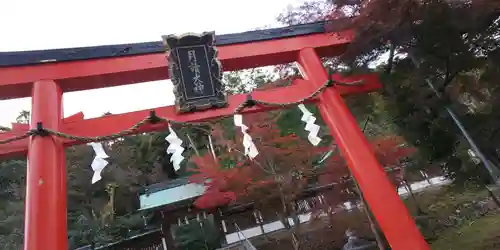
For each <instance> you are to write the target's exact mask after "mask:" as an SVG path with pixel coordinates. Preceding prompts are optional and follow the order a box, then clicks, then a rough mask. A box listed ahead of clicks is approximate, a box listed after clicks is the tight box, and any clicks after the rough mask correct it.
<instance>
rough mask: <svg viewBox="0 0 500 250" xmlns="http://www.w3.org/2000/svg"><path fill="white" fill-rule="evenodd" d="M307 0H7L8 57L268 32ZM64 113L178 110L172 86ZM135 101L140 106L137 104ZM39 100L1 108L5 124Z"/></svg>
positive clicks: (100, 93) (73, 99) (4, 39)
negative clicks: (174, 37) (172, 37)
mask: <svg viewBox="0 0 500 250" xmlns="http://www.w3.org/2000/svg"><path fill="white" fill-rule="evenodd" d="M303 1H304V0H252V1H242V0H210V1H204V0H182V1H180V0H179V1H173V0H163V1H158V0H148V1H132V0H99V1H98V0H85V1H81V0H80V1H75V0H73V1H68V0H3V1H0V23H1V24H3V25H2V26H0V52H3V51H25V50H43V49H56V48H71V47H85V46H96V45H109V44H121V43H134V42H149V41H160V40H161V36H162V35H168V34H181V33H186V32H203V31H215V32H216V34H227V33H237V32H243V31H247V30H252V29H255V28H261V27H266V26H271V27H275V26H277V25H278V24H277V23H276V17H277V16H278V15H279V14H280V13H282V12H283V11H284V10H286V8H288V7H290V6H293V5H298V4H300V3H301V2H303ZM63 98H64V99H63V100H64V114H65V116H70V115H72V114H75V113H78V112H80V111H83V113H84V114H85V118H92V117H97V116H100V115H102V114H103V113H105V112H111V113H116V114H118V113H126V112H131V111H136V110H142V109H148V108H155V107H160V106H166V105H171V104H173V103H174V99H173V98H174V97H173V94H172V85H171V83H170V81H157V82H148V83H140V84H134V85H127V86H120V87H112V88H103V89H97V90H89V91H78V92H70V93H66V94H64V97H63ZM131 100H134V101H131ZM30 106H31V99H30V98H23V99H14V100H4V101H0V125H2V126H10V123H11V122H13V121H15V118H16V117H17V116H18V114H19V112H20V111H21V110H30V109H31V107H30Z"/></svg>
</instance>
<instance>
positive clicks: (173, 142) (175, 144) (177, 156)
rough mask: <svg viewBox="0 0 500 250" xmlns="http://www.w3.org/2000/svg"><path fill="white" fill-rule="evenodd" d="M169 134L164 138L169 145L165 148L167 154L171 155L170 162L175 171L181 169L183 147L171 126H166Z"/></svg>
mask: <svg viewBox="0 0 500 250" xmlns="http://www.w3.org/2000/svg"><path fill="white" fill-rule="evenodd" d="M168 130H169V131H170V134H168V136H167V137H166V138H165V140H167V141H168V143H169V144H170V145H169V146H168V148H167V153H168V154H171V155H172V156H171V157H170V162H172V164H173V165H174V169H175V171H178V170H179V169H180V168H181V162H182V161H183V160H184V156H182V153H183V152H184V147H182V140H181V139H180V138H179V137H178V136H177V134H176V133H175V131H174V130H173V129H172V127H171V126H168Z"/></svg>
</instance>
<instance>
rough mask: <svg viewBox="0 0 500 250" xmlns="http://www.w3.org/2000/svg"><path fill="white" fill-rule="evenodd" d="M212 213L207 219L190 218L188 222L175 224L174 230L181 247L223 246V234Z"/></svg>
mask: <svg viewBox="0 0 500 250" xmlns="http://www.w3.org/2000/svg"><path fill="white" fill-rule="evenodd" d="M217 227H218V225H216V224H215V222H214V218H213V216H212V215H209V216H207V219H200V221H198V220H197V219H192V220H189V223H188V224H183V225H173V226H172V232H173V235H174V238H175V241H176V242H177V246H178V247H179V248H180V249H185V250H214V249H217V248H219V247H220V246H221V244H220V242H221V238H220V237H221V235H219V234H217V232H219V230H218V229H217Z"/></svg>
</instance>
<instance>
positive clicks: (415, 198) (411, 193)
mask: <svg viewBox="0 0 500 250" xmlns="http://www.w3.org/2000/svg"><path fill="white" fill-rule="evenodd" d="M403 185H404V186H405V188H406V190H408V193H409V194H410V197H411V199H412V201H413V203H414V204H415V207H416V209H417V215H422V214H424V212H423V210H422V208H421V207H420V203H418V200H417V197H416V196H415V194H414V193H413V189H412V188H411V185H409V184H408V181H407V180H406V179H404V180H403Z"/></svg>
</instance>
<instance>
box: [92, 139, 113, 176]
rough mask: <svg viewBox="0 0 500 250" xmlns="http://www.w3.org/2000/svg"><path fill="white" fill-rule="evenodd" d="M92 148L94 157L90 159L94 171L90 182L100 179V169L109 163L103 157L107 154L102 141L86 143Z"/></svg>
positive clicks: (106, 156)
mask: <svg viewBox="0 0 500 250" xmlns="http://www.w3.org/2000/svg"><path fill="white" fill-rule="evenodd" d="M88 145H89V146H91V147H92V148H93V149H94V153H95V157H94V160H93V161H92V165H91V166H92V170H93V171H94V175H93V176H92V184H94V183H96V182H98V181H100V180H101V179H102V177H101V173H102V170H103V169H104V168H105V167H106V166H107V165H108V164H109V163H108V161H106V160H105V159H106V158H108V157H109V156H108V155H107V154H106V152H105V151H104V147H103V146H102V143H99V142H91V143H89V144H88Z"/></svg>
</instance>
